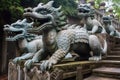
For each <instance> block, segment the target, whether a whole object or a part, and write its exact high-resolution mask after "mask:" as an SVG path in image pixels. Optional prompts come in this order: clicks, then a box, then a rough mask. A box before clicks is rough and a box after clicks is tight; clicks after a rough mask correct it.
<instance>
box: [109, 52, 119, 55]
mask: <svg viewBox="0 0 120 80" xmlns="http://www.w3.org/2000/svg"><path fill="white" fill-rule="evenodd" d="M108 55H120V51H111V52H110V53H108Z"/></svg>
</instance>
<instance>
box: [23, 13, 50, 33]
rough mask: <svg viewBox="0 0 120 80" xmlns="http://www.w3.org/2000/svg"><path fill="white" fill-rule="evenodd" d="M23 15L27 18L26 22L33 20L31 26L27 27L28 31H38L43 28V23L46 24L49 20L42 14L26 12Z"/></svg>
mask: <svg viewBox="0 0 120 80" xmlns="http://www.w3.org/2000/svg"><path fill="white" fill-rule="evenodd" d="M24 17H26V18H27V20H28V22H34V24H33V27H32V28H29V29H27V31H28V32H39V31H40V30H42V29H44V28H45V26H44V24H47V23H49V22H50V21H51V19H50V17H48V16H46V15H45V16H44V15H37V14H34V13H30V12H26V13H24Z"/></svg>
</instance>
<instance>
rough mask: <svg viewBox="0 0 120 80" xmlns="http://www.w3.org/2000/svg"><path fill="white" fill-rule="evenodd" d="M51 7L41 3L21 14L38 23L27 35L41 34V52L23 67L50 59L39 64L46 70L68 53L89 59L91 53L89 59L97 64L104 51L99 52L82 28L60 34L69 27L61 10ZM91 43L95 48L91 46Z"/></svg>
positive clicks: (51, 2) (94, 39)
mask: <svg viewBox="0 0 120 80" xmlns="http://www.w3.org/2000/svg"><path fill="white" fill-rule="evenodd" d="M52 4H53V1H50V2H48V3H47V4H43V3H40V4H39V5H38V6H37V7H35V8H33V9H31V11H30V10H28V11H27V12H25V13H24V16H26V17H30V18H32V19H34V20H35V21H38V22H39V27H34V28H31V29H28V32H41V31H42V32H43V48H42V49H41V51H40V52H39V53H37V54H36V55H35V56H34V57H33V59H32V60H31V61H28V62H27V63H26V64H25V66H26V67H27V66H29V64H31V63H32V62H35V60H37V61H41V60H42V59H45V57H47V56H48V55H50V58H49V59H48V60H46V61H43V62H42V64H41V69H42V70H46V69H47V68H48V69H49V68H50V67H51V66H52V65H53V64H56V63H58V62H59V61H60V60H61V59H62V58H64V56H65V55H66V54H67V53H68V52H70V51H74V52H76V53H77V54H79V55H80V56H82V57H83V56H86V57H87V58H89V57H90V54H89V53H90V51H91V50H92V51H93V53H94V56H93V57H94V58H92V59H93V60H100V59H101V57H100V56H101V52H102V51H103V52H105V48H104V49H103V48H102V46H101V44H100V42H99V40H98V38H97V37H96V36H94V35H91V36H89V34H88V33H87V31H86V29H85V28H79V29H78V28H75V29H67V30H62V31H60V29H61V28H62V27H64V26H68V25H69V24H67V22H66V20H65V17H64V15H63V13H62V11H61V7H59V8H55V7H53V6H52ZM38 22H37V23H38ZM78 27H80V26H78ZM94 42H95V43H96V44H93V43H94Z"/></svg>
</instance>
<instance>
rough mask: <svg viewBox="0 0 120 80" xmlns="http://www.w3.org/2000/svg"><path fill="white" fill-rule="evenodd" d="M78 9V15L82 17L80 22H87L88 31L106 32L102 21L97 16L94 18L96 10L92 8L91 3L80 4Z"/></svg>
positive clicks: (91, 32) (92, 32)
mask: <svg viewBox="0 0 120 80" xmlns="http://www.w3.org/2000/svg"><path fill="white" fill-rule="evenodd" d="M78 11H79V12H78V16H79V17H80V18H81V20H80V23H82V22H85V24H86V26H85V27H86V29H87V30H88V33H90V34H94V33H106V31H105V29H104V27H103V26H102V25H101V23H100V22H99V21H98V20H97V19H95V18H93V19H92V17H94V10H93V9H91V7H90V5H89V4H80V5H79V7H78Z"/></svg>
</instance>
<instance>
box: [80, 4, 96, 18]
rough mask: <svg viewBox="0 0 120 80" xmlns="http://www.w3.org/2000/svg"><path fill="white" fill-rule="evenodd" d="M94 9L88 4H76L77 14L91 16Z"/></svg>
mask: <svg viewBox="0 0 120 80" xmlns="http://www.w3.org/2000/svg"><path fill="white" fill-rule="evenodd" d="M93 14H94V9H92V8H91V6H90V4H79V5H78V16H79V17H85V16H90V17H93Z"/></svg>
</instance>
